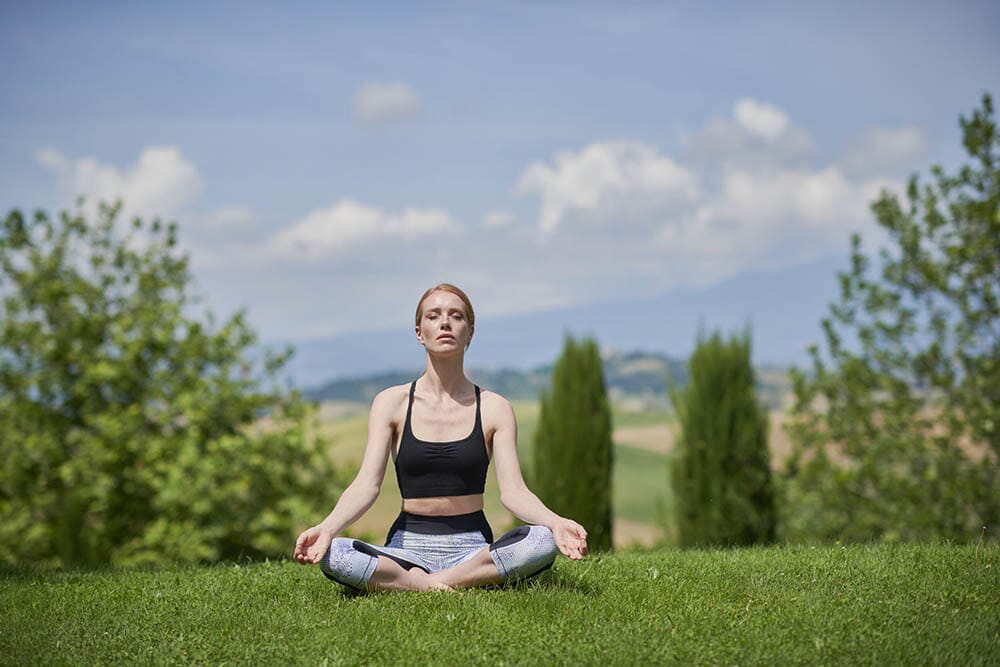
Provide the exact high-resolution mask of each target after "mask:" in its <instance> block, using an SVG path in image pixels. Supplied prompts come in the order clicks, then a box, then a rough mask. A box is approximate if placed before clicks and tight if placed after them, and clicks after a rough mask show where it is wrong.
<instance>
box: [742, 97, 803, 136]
mask: <svg viewBox="0 0 1000 667" xmlns="http://www.w3.org/2000/svg"><path fill="white" fill-rule="evenodd" d="M733 118H735V119H736V122H737V123H739V125H740V127H742V128H743V129H745V130H746V131H747V132H749V133H750V134H753V135H756V136H758V137H760V138H761V139H764V140H765V141H774V140H775V139H777V138H778V137H780V136H781V135H782V134H784V133H785V130H787V129H788V128H789V125H790V123H789V121H788V114H786V113H785V112H784V111H782V110H781V109H779V108H777V107H774V106H771V105H770V104H764V103H762V102H758V101H757V100H753V99H750V98H746V97H745V98H743V99H741V100H740V101H738V102H737V103H736V106H735V107H733Z"/></svg>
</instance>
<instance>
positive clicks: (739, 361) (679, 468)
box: [669, 330, 776, 547]
mask: <svg viewBox="0 0 1000 667" xmlns="http://www.w3.org/2000/svg"><path fill="white" fill-rule="evenodd" d="M750 347H751V340H750V332H749V330H747V331H745V332H744V333H743V334H742V335H741V336H733V337H732V338H731V339H730V340H728V341H727V340H723V338H722V337H721V336H720V335H719V334H718V333H714V334H712V335H711V336H710V337H707V338H706V337H705V336H704V334H703V333H699V335H698V344H697V346H696V347H695V350H694V353H692V355H691V359H690V361H689V362H688V383H687V384H686V385H685V386H684V388H683V389H679V388H677V387H676V386H671V387H670V391H669V394H670V401H671V403H672V404H673V407H674V412H675V414H676V415H677V421H678V423H679V425H680V435H679V438H678V440H677V449H676V453H675V457H674V459H673V460H672V462H671V478H672V488H673V494H674V509H675V518H676V522H677V524H676V525H677V536H678V541H679V543H680V545H681V546H685V547H696V546H710V545H720V546H742V545H750V544H757V543H765V542H771V541H772V540H773V539H774V533H775V523H776V512H775V506H774V492H773V488H772V484H771V468H770V456H769V453H768V447H767V429H768V417H767V410H766V409H765V408H764V407H763V406H762V405H761V403H760V402H759V401H758V400H757V395H756V392H755V389H754V386H755V380H754V371H753V366H752V365H751V363H750Z"/></svg>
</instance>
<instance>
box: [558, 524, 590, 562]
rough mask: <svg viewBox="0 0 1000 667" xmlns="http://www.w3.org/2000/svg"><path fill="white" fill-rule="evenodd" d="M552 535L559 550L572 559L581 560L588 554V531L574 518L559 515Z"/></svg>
mask: <svg viewBox="0 0 1000 667" xmlns="http://www.w3.org/2000/svg"><path fill="white" fill-rule="evenodd" d="M551 528H552V537H553V538H554V539H555V541H556V546H557V547H559V551H561V552H563V554H564V555H565V556H566V557H567V558H570V559H572V560H580V559H582V558H583V557H584V556H586V555H587V531H586V530H585V529H584V527H583V526H581V525H580V524H578V523H577V522H576V521H573V520H572V519H566V518H564V517H559V520H558V521H556V522H555V523H553V524H552V527H551Z"/></svg>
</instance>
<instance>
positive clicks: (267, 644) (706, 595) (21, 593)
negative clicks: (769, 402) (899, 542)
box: [0, 545, 1000, 666]
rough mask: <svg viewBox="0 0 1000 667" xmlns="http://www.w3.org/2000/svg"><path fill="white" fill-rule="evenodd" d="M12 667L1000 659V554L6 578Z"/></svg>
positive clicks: (800, 550)
mask: <svg viewBox="0 0 1000 667" xmlns="http://www.w3.org/2000/svg"><path fill="white" fill-rule="evenodd" d="M0 610H2V614H3V623H2V625H0V655H2V656H4V657H3V661H4V662H5V663H9V664H30V665H35V664H74V665H76V664H113V663H123V662H125V663H143V664H146V663H184V664H191V663H195V664H234V663H236V664H248V663H254V664H286V663H295V664H309V665H321V664H332V665H337V664H350V665H353V664H384V665H398V664H408V665H422V664H442V665H452V664H490V665H496V664H508V665H517V664H525V665H536V664H567V665H604V664H611V665H646V664H762V665H764V664H766V665H771V664H782V665H784V664H807V665H814V664H951V665H963V666H964V665H986V664H994V665H995V664H997V663H998V661H1000V657H998V656H1000V548H998V547H996V546H993V547H975V546H968V547H950V546H940V545H938V546H930V545H920V546H909V545H906V546H848V547H840V546H828V547H815V548H810V547H790V548H784V547H776V548H767V549H764V548H758V549H746V550H730V551H688V552H682V551H675V550H666V551H657V552H648V553H638V552H635V553H624V554H618V555H613V556H603V557H591V558H589V559H587V560H585V561H583V562H582V563H571V562H569V561H567V560H565V559H560V560H559V562H557V564H556V567H555V568H554V569H553V571H551V572H549V573H547V574H544V575H542V577H541V578H540V579H538V580H536V581H534V582H530V583H529V584H527V585H524V586H521V587H516V588H513V589H507V590H476V591H465V592H461V593H455V594H449V593H419V594H414V593H410V594H394V595H384V594H383V595H370V596H352V595H347V594H345V593H344V592H343V591H342V590H341V589H340V588H339V587H338V586H336V585H334V584H331V583H330V582H328V581H327V580H326V579H325V578H323V576H322V575H321V574H320V572H319V571H318V569H317V568H316V567H303V566H299V565H296V564H293V563H290V562H281V563H269V564H267V563H264V564H256V565H244V566H241V567H239V566H234V565H220V566H215V567H204V568H183V569H164V570H148V571H99V572H55V571H49V572H35V571H19V572H10V571H7V572H0Z"/></svg>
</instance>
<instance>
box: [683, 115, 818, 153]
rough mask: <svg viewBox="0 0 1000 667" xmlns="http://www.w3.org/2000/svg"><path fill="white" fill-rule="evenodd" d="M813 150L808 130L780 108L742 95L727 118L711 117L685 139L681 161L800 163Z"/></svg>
mask: <svg viewBox="0 0 1000 667" xmlns="http://www.w3.org/2000/svg"><path fill="white" fill-rule="evenodd" d="M813 153H814V146H813V141H812V139H811V138H810V137H809V134H808V132H806V131H805V130H803V129H802V128H799V127H796V126H795V125H794V124H793V123H792V121H791V119H790V118H789V117H788V114H786V113H785V112H784V111H782V110H781V109H779V108H777V107H775V106H772V105H770V104H765V103H763V102H758V101H756V100H754V99H751V98H743V99H741V100H739V101H738V102H736V104H735V105H733V110H732V114H731V117H730V118H718V117H715V118H712V119H710V120H709V121H708V122H707V123H706V124H705V127H704V128H702V129H701V130H700V131H699V132H697V133H696V134H694V135H693V136H690V137H686V138H685V151H684V154H683V156H682V158H683V160H684V161H686V162H690V163H692V164H694V165H698V166H701V167H706V168H710V169H711V168H717V167H719V166H721V165H723V164H734V163H740V164H751V163H752V164H758V165H761V164H769V165H803V164H806V163H807V162H808V160H809V158H811V157H812V155H813Z"/></svg>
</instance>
